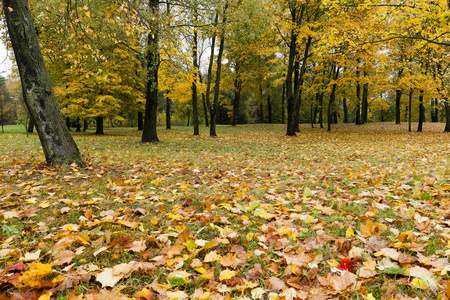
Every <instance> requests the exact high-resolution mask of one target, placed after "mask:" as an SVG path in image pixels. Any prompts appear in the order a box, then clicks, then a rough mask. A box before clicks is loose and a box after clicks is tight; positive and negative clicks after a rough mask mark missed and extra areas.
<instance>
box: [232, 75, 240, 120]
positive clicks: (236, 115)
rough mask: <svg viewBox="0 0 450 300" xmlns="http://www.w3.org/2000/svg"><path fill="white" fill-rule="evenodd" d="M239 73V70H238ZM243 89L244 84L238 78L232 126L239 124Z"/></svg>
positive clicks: (235, 82)
mask: <svg viewBox="0 0 450 300" xmlns="http://www.w3.org/2000/svg"><path fill="white" fill-rule="evenodd" d="M236 72H237V68H236ZM241 89H242V82H241V81H240V80H239V79H238V78H236V79H235V80H234V99H233V119H232V120H231V125H232V126H236V124H237V123H238V122H239V114H240V112H239V106H240V102H241Z"/></svg>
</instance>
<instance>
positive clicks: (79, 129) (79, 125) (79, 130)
mask: <svg viewBox="0 0 450 300" xmlns="http://www.w3.org/2000/svg"><path fill="white" fill-rule="evenodd" d="M75 131H76V132H81V124H80V118H77V129H76V130H75Z"/></svg>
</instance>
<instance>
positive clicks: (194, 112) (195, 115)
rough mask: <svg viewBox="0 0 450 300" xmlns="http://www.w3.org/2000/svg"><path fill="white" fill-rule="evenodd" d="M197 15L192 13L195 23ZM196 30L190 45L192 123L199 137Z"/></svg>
mask: <svg viewBox="0 0 450 300" xmlns="http://www.w3.org/2000/svg"><path fill="white" fill-rule="evenodd" d="M197 16H198V13H197V10H195V11H194V17H195V22H196V21H197V18H198V17H197ZM197 37H198V33H197V29H195V27H194V39H193V44H192V62H193V66H194V70H193V71H194V72H193V75H194V76H193V77H194V78H193V81H192V118H193V122H194V135H200V129H199V128H198V126H199V124H198V103H197V77H198V73H199V68H198V58H197V43H198V41H197V39H198V38H197Z"/></svg>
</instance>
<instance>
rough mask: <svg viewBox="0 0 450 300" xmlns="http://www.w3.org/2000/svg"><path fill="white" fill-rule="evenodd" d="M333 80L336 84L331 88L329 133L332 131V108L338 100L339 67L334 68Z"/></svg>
mask: <svg viewBox="0 0 450 300" xmlns="http://www.w3.org/2000/svg"><path fill="white" fill-rule="evenodd" d="M332 76H333V77H332V79H333V80H334V84H333V86H332V88H331V94H330V101H329V102H328V129H327V131H331V122H332V117H333V116H332V114H331V113H332V107H333V104H334V100H335V98H336V88H337V83H336V80H337V79H338V77H339V67H333V75H332Z"/></svg>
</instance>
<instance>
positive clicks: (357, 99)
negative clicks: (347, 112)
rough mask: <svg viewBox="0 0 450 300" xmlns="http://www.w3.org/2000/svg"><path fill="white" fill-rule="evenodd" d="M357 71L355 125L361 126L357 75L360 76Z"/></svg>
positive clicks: (359, 88) (359, 90) (359, 89)
mask: <svg viewBox="0 0 450 300" xmlns="http://www.w3.org/2000/svg"><path fill="white" fill-rule="evenodd" d="M360 73H361V72H360V71H359V69H356V78H357V79H358V82H357V83H356V101H357V103H356V120H355V123H356V125H361V124H362V122H361V84H360V83H359V77H360V76H359V75H360Z"/></svg>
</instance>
